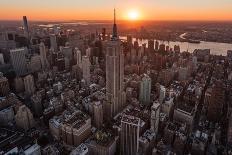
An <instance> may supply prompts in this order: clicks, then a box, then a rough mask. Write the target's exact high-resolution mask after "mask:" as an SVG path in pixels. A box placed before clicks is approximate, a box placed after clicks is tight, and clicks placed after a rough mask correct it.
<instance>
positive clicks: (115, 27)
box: [112, 8, 118, 40]
mask: <svg viewBox="0 0 232 155" xmlns="http://www.w3.org/2000/svg"><path fill="white" fill-rule="evenodd" d="M112 39H113V40H116V39H118V32H117V24H116V11H115V8H114V25H113V35H112Z"/></svg>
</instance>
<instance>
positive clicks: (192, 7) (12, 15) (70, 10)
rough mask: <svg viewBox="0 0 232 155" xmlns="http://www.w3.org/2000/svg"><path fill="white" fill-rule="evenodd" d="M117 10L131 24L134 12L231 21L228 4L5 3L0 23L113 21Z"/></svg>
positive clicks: (175, 0)
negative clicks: (114, 11)
mask: <svg viewBox="0 0 232 155" xmlns="http://www.w3.org/2000/svg"><path fill="white" fill-rule="evenodd" d="M114 7H115V8H116V9H117V12H118V13H117V17H118V19H119V20H131V18H130V16H131V12H136V13H137V14H138V17H137V20H216V21H217V20H221V21H228V20H229V21H231V20H232V11H231V8H232V2H231V1H229V0H220V1H218V0H204V1H200V0H195V1H194V2H193V1H192V2H189V1H184V0H172V1H171V0H163V1H161V0H156V1H152V0H145V1H138V0H136V1H133V2H132V1H131V0H126V1H122V0H114V1H106V0H98V1H94V2H90V1H80V0H76V1H75V0H69V1H68V2H67V1H64V0H58V1H54V0H50V1H43V2H41V1H29V0H22V1H20V2H18V1H16V0H8V1H7V0H3V1H2V2H1V6H0V20H20V19H21V17H22V16H24V15H27V16H28V18H30V20H56V21H57V20H111V18H112V14H111V10H112V8H114ZM167 10H168V11H167ZM41 12H43V13H42V14H41Z"/></svg>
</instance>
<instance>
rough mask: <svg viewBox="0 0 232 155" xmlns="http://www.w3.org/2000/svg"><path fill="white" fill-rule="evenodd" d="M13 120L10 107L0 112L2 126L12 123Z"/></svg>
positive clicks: (12, 112) (12, 111)
mask: <svg viewBox="0 0 232 155" xmlns="http://www.w3.org/2000/svg"><path fill="white" fill-rule="evenodd" d="M14 118H15V116H14V110H13V108H12V107H11V106H10V107H7V108H5V109H2V110H0V122H1V124H2V125H8V124H9V123H13V121H14Z"/></svg>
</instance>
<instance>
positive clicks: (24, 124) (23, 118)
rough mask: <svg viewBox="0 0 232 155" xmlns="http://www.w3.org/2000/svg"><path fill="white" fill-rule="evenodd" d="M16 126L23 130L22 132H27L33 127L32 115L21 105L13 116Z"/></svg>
mask: <svg viewBox="0 0 232 155" xmlns="http://www.w3.org/2000/svg"><path fill="white" fill-rule="evenodd" d="M15 121H16V125H17V126H19V127H21V128H23V129H24V130H28V129H30V128H32V127H34V126H35V121H34V118H33V115H32V113H31V111H30V109H29V108H28V107H26V106H25V105H22V106H20V107H19V110H18V111H17V113H16V115H15Z"/></svg>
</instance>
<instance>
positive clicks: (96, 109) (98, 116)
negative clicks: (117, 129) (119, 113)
mask: <svg viewBox="0 0 232 155" xmlns="http://www.w3.org/2000/svg"><path fill="white" fill-rule="evenodd" d="M93 113H94V118H93V119H94V125H95V127H97V128H101V127H102V124H103V105H102V103H101V102H100V101H96V102H94V105H93Z"/></svg>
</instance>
